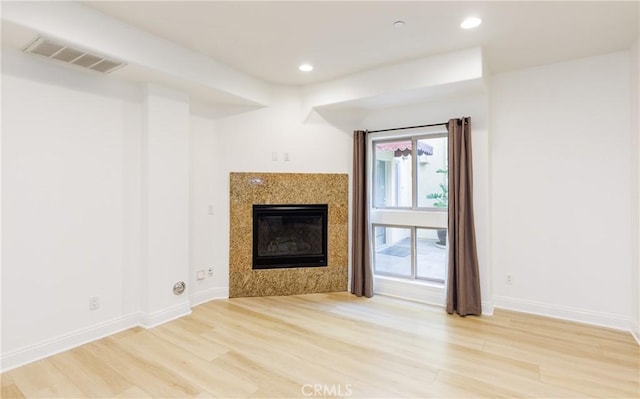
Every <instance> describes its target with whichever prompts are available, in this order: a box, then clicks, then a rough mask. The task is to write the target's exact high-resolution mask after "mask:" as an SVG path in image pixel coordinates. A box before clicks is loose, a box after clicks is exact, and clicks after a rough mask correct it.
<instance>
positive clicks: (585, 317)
mask: <svg viewBox="0 0 640 399" xmlns="http://www.w3.org/2000/svg"><path fill="white" fill-rule="evenodd" d="M493 299H494V303H495V307H496V308H500V309H506V310H514V311H517V312H523V313H531V314H536V315H540V316H546V317H551V318H555V319H563V320H569V321H576V322H579V323H585V324H592V325H595V326H600V327H608V328H614V329H616V330H624V331H629V326H630V325H631V320H630V319H629V318H628V317H626V316H623V315H619V314H612V313H603V312H594V311H591V310H586V309H577V308H571V307H568V306H558V305H552V304H548V303H543V302H536V301H528V300H524V299H519V298H511V297H506V296H494V298H493Z"/></svg>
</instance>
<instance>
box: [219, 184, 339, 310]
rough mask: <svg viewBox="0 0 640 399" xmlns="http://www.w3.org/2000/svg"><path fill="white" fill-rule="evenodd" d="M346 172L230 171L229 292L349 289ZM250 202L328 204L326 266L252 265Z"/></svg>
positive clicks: (236, 294)
mask: <svg viewBox="0 0 640 399" xmlns="http://www.w3.org/2000/svg"><path fill="white" fill-rule="evenodd" d="M348 193H349V178H348V175H346V174H315V173H235V172H232V173H231V175H230V201H231V203H230V214H231V215H230V237H229V297H231V298H237V297H248V296H270V295H295V294H308V293H314V292H333V291H346V290H347V267H348V266H347V265H348V249H347V246H348V220H349V217H348V208H349V205H348V201H349V197H348V195H349V194H348ZM254 204H328V205H329V220H328V230H329V231H328V243H327V244H328V252H329V259H328V265H327V266H326V267H307V268H283V269H266V270H254V269H252V267H251V266H252V265H251V262H252V216H253V205H254Z"/></svg>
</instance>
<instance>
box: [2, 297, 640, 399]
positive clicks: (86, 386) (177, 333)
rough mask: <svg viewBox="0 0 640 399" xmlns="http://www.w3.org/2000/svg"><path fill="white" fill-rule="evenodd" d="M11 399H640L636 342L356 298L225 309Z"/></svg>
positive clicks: (86, 360)
mask: <svg viewBox="0 0 640 399" xmlns="http://www.w3.org/2000/svg"><path fill="white" fill-rule="evenodd" d="M1 377H2V398H11V397H22V396H25V397H48V398H54V397H57V398H71V397H82V398H84V397H118V398H125V397H126V398H148V397H153V398H160V397H162V398H164V397H227V398H231V397H233V398H236V397H252V398H273V397H318V396H342V397H369V398H391V397H393V398H396V397H410V398H432V397H435V398H441V397H442V398H445V397H450V398H461V397H486V398H498V397H509V398H511V397H535V398H585V397H606V398H614V397H624V398H638V397H640V382H639V379H640V350H639V347H638V345H637V344H636V343H635V341H634V340H633V338H632V337H631V336H630V335H629V334H626V333H624V332H620V331H614V330H608V329H603V328H597V327H591V326H585V325H580V324H575V323H570V322H564V321H558V320H553V319H548V318H543V317H537V316H532V315H525V314H519V313H514V312H506V311H496V314H495V315H494V316H492V317H466V318H462V317H459V316H450V315H447V314H446V313H445V312H444V311H443V309H441V308H436V307H431V306H427V305H422V304H418V303H413V302H406V301H402V300H397V299H393V298H388V297H383V296H376V297H374V298H372V299H362V298H356V297H354V296H352V295H349V294H347V293H331V294H312V295H299V296H290V297H265V298H239V299H230V300H219V301H212V302H209V303H206V304H203V305H200V306H198V307H196V308H194V309H193V313H192V314H191V315H190V316H188V317H184V318H181V319H179V320H175V321H172V322H170V323H167V324H164V325H162V326H159V327H156V328H153V329H150V330H145V329H142V328H134V329H131V330H127V331H125V332H122V333H120V334H117V335H114V336H111V337H108V338H104V339H101V340H99V341H96V342H93V343H90V344H87V345H84V346H82V347H79V348H76V349H73V350H70V351H67V352H64V353H61V354H58V355H55V356H51V357H49V358H47V359H44V360H41V361H38V362H35V363H32V364H29V365H26V366H23V367H20V368H17V369H14V370H11V371H9V372H6V373H4V374H2V376H1Z"/></svg>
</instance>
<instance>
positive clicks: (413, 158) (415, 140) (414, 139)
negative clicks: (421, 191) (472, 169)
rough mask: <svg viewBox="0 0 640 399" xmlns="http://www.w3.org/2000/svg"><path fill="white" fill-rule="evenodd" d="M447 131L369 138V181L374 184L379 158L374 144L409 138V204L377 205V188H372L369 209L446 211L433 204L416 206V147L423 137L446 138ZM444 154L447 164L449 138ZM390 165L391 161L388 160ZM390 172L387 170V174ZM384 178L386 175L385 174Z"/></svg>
mask: <svg viewBox="0 0 640 399" xmlns="http://www.w3.org/2000/svg"><path fill="white" fill-rule="evenodd" d="M448 137H449V135H448V133H446V132H445V133H443V132H434V133H419V134H397V135H393V136H385V137H383V138H380V139H376V138H375V137H374V138H372V139H371V154H372V156H371V159H372V165H373V166H374V167H373V168H372V171H371V183H372V184H374V183H375V182H377V181H378V169H377V167H376V166H377V161H378V160H379V159H378V158H377V157H376V144H384V143H394V142H398V141H408V140H411V206H386V205H385V206H377V205H376V203H377V190H372V192H371V209H376V210H414V211H415V210H420V211H430V212H447V211H448V208H439V207H435V206H418V174H417V172H418V157H417V155H416V154H417V148H418V140H424V139H436V138H448ZM445 156H446V158H447V166H448V165H449V140H447V144H446V148H445ZM390 164H391V165H392V164H393V162H390ZM389 173H392V172H390V171H387V175H388V174H389ZM385 178H386V176H385Z"/></svg>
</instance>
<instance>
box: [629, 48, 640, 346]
mask: <svg viewBox="0 0 640 399" xmlns="http://www.w3.org/2000/svg"><path fill="white" fill-rule="evenodd" d="M630 58H631V84H630V85H629V86H630V87H631V193H632V198H631V207H632V208H631V215H632V219H631V220H632V222H631V224H632V227H631V239H632V249H633V254H632V257H631V259H632V265H631V266H632V274H631V284H632V285H631V293H632V296H631V305H632V308H631V312H632V313H631V331H632V332H633V335H634V337H635V338H636V340H637V341H638V343H639V344H640V89H639V87H640V40H636V42H635V43H634V44H633V46H631V57H630Z"/></svg>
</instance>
